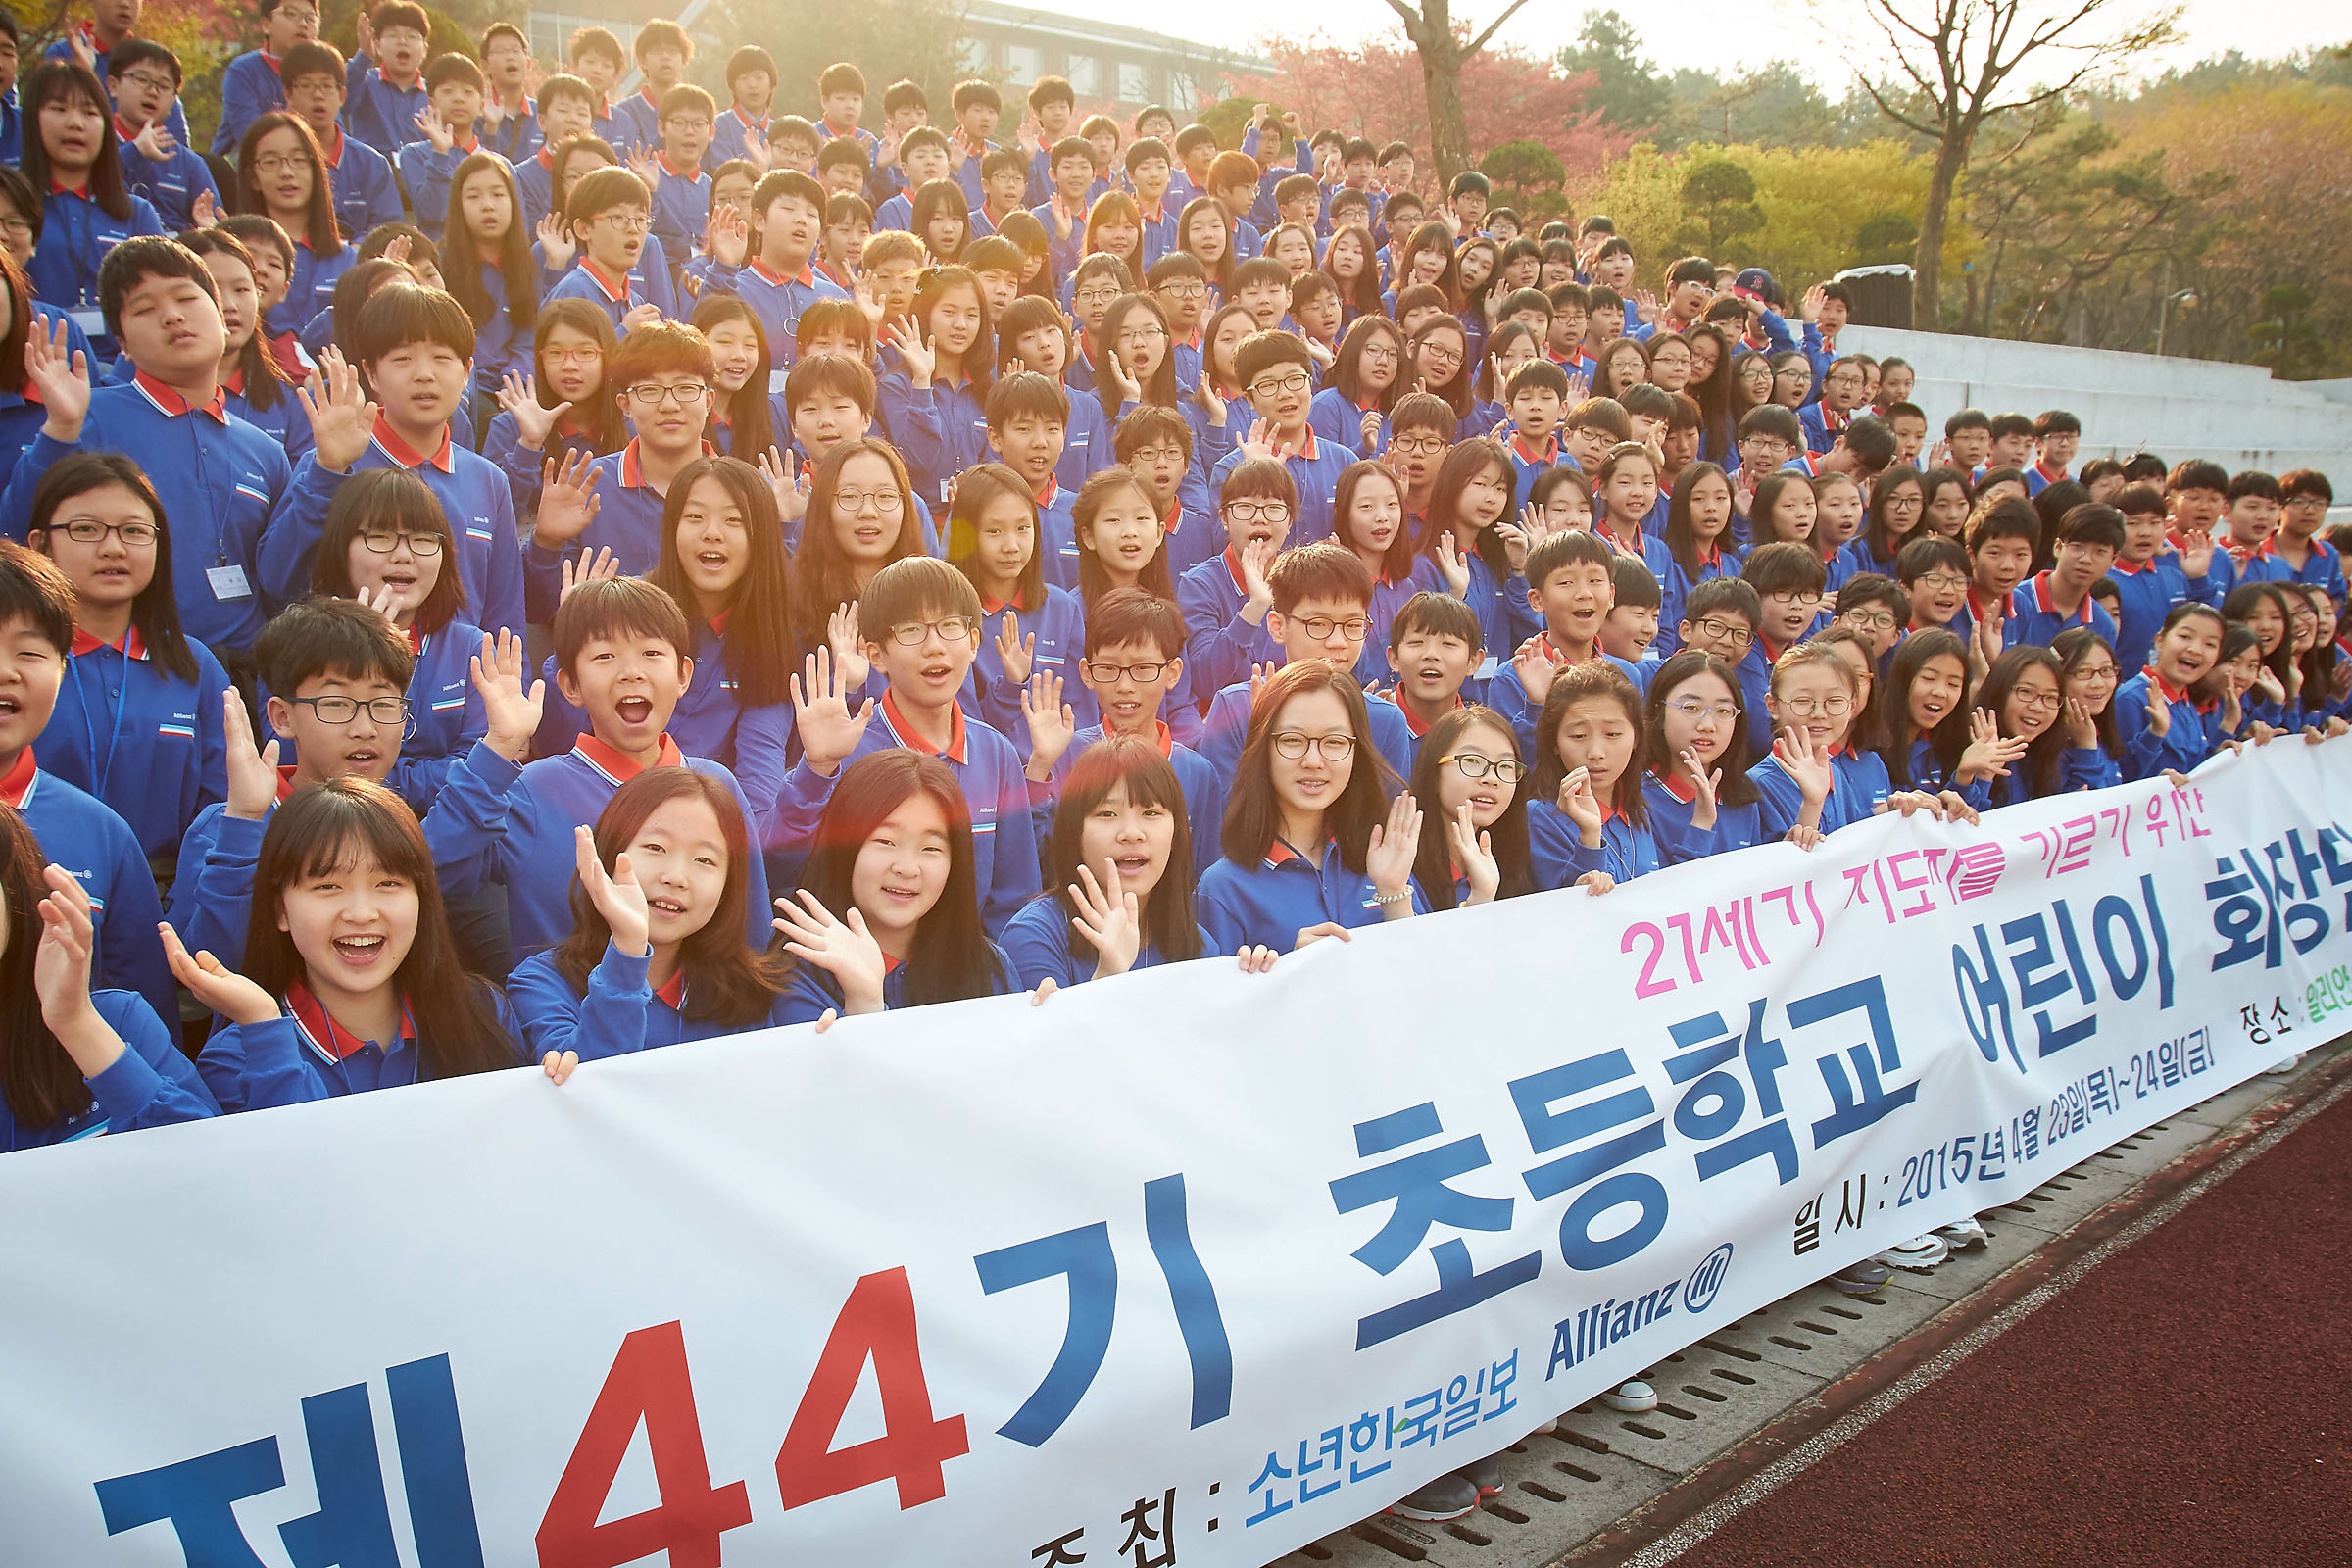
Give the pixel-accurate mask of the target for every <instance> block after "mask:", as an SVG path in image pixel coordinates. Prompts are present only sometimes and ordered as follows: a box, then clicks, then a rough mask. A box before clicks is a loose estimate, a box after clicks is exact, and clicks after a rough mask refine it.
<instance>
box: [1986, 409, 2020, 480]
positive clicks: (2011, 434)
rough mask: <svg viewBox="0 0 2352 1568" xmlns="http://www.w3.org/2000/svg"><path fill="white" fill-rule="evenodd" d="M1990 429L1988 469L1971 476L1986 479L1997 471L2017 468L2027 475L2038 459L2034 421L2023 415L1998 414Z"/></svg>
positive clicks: (1987, 457)
mask: <svg viewBox="0 0 2352 1568" xmlns="http://www.w3.org/2000/svg"><path fill="white" fill-rule="evenodd" d="M1989 430H1990V442H1991V444H1990V446H1989V447H1988V448H1987V449H1986V456H1985V466H1983V467H1982V468H1980V469H1978V470H1977V472H1976V473H1975V474H1974V475H1972V476H1971V477H1972V478H1983V477H1984V476H1985V473H1987V472H1990V471H1991V470H1992V469H1994V468H2015V469H2017V470H2018V471H2019V472H2020V473H2023V472H2024V471H2025V469H2026V466H2027V464H2028V463H2030V462H2031V461H2032V460H2033V457H2034V421H2033V420H2032V419H2029V418H2028V417H2025V416H2024V415H2022V414H1996V415H1994V416H1993V417H1992V421H1991V424H1990V427H1989Z"/></svg>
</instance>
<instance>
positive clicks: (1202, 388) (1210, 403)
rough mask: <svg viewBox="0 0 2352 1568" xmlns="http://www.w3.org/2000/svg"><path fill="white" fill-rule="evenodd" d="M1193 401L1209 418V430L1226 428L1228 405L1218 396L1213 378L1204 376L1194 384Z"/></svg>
mask: <svg viewBox="0 0 2352 1568" xmlns="http://www.w3.org/2000/svg"><path fill="white" fill-rule="evenodd" d="M1137 396H1138V397H1141V396H1142V394H1141V393H1140V392H1139V393H1138V394H1137ZM1193 401H1194V402H1195V403H1196V404H1198V405H1200V408H1201V413H1202V414H1204V415H1206V416H1207V417H1208V423H1209V428H1211V429H1213V430H1222V429H1224V428H1225V417H1226V411H1227V408H1228V405H1227V403H1226V402H1225V400H1224V399H1223V398H1221V397H1219V396H1217V389H1216V386H1215V384H1214V382H1213V380H1212V378H1211V377H1209V376H1207V375H1202V376H1201V379H1200V380H1198V381H1196V382H1194V383H1193Z"/></svg>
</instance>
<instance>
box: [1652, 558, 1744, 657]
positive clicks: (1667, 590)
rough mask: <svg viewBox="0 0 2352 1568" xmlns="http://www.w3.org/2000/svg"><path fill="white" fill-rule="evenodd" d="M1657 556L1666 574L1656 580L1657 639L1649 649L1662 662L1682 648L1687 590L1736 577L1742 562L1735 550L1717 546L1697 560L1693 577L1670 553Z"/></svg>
mask: <svg viewBox="0 0 2352 1568" xmlns="http://www.w3.org/2000/svg"><path fill="white" fill-rule="evenodd" d="M1664 542H1665V541H1663V540H1660V541H1659V543H1661V544H1663V543H1664ZM1660 553H1661V554H1662V555H1664V556H1665V558H1666V563H1665V564H1666V574H1665V575H1664V576H1663V577H1660V578H1659V579H1658V599H1659V605H1658V640H1657V641H1656V642H1654V643H1652V644H1650V647H1651V648H1652V649H1653V650H1654V651H1655V652H1656V655H1657V658H1658V659H1659V660H1661V661H1662V660H1667V659H1671V658H1673V657H1674V655H1675V652H1676V651H1677V649H1678V648H1680V646H1681V642H1682V636H1681V633H1682V625H1683V607H1684V606H1685V605H1687V604H1689V603H1690V602H1691V589H1693V588H1695V587H1697V586H1698V585H1699V584H1700V583H1702V582H1712V581H1714V580H1715V579H1716V578H1718V577H1737V576H1739V575H1740V565H1741V562H1740V553H1739V552H1738V551H1736V550H1728V549H1724V548H1722V547H1720V546H1718V547H1717V548H1716V549H1714V550H1710V551H1709V552H1707V554H1706V555H1705V557H1703V558H1702V559H1701V560H1700V561H1699V564H1698V571H1697V573H1696V574H1695V575H1693V574H1692V573H1691V572H1689V571H1686V570H1684V569H1683V564H1682V563H1681V562H1680V561H1678V560H1676V559H1675V555H1674V552H1673V551H1671V550H1666V551H1662V552H1660Z"/></svg>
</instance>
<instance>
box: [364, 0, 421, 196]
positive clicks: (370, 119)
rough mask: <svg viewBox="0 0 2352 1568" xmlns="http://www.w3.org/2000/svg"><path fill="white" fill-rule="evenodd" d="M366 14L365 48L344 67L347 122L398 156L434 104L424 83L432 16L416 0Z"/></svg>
mask: <svg viewBox="0 0 2352 1568" xmlns="http://www.w3.org/2000/svg"><path fill="white" fill-rule="evenodd" d="M361 18H362V21H363V22H364V24H365V25H362V26H361V27H360V29H359V39H358V41H359V50H358V52H357V53H355V54H353V56H352V57H351V63H350V64H349V65H348V66H346V67H345V68H344V76H343V87H344V92H345V94H346V102H345V104H344V109H343V123H344V125H345V126H346V127H347V128H348V129H349V130H350V131H351V133H352V134H353V135H354V136H356V137H358V138H359V139H360V140H362V141H364V142H366V143H367V144H368V146H370V147H372V148H374V149H375V150H376V151H377V152H379V153H382V154H383V155H384V157H385V158H387V159H392V160H397V159H398V158H399V157H400V150H401V148H402V147H404V146H406V145H407V144H408V141H409V138H410V136H411V134H412V133H413V132H414V131H415V130H416V129H417V116H418V115H421V114H423V113H425V112H426V111H427V110H429V109H431V108H432V96H431V94H430V92H429V91H428V90H427V89H426V87H425V84H424V58H425V51H426V49H427V47H428V46H429V43H430V40H431V38H432V35H433V24H432V20H431V19H430V18H429V17H427V16H426V15H425V11H424V7H422V6H420V5H415V4H412V3H411V0H383V3H382V4H381V5H378V6H376V7H375V8H374V9H373V10H371V11H367V12H363V13H362V14H361Z"/></svg>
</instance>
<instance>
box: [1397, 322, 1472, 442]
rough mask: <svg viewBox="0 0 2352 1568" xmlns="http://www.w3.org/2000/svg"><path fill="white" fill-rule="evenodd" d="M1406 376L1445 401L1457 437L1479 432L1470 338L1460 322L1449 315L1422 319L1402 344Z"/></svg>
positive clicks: (1420, 388)
mask: <svg viewBox="0 0 2352 1568" xmlns="http://www.w3.org/2000/svg"><path fill="white" fill-rule="evenodd" d="M1404 363H1405V372H1404V373H1405V377H1406V379H1407V380H1408V381H1411V382H1413V383H1416V384H1417V387H1418V390H1420V391H1423V392H1427V393H1429V394H1431V395H1432V396H1434V397H1441V398H1444V399H1445V400H1446V407H1447V408H1449V409H1451V410H1452V411H1453V417H1454V419H1455V421H1456V430H1455V435H1456V438H1457V439H1467V438H1469V437H1472V436H1475V435H1477V434H1478V433H1479V431H1478V424H1477V412H1478V393H1477V378H1476V376H1475V375H1474V374H1473V373H1472V370H1471V367H1472V366H1473V365H1475V364H1476V363H1477V362H1476V361H1475V360H1473V359H1472V358H1471V350H1470V339H1469V336H1468V334H1466V333H1465V332H1463V330H1462V323H1461V322H1460V321H1459V320H1457V319H1454V318H1453V317H1450V316H1439V317H1433V318H1432V319H1429V320H1427V321H1424V322H1423V323H1422V324H1421V325H1420V327H1419V328H1418V329H1416V330H1415V331H1414V332H1413V334H1412V339H1411V341H1410V342H1409V343H1407V344H1406V345H1405V351H1404Z"/></svg>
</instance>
